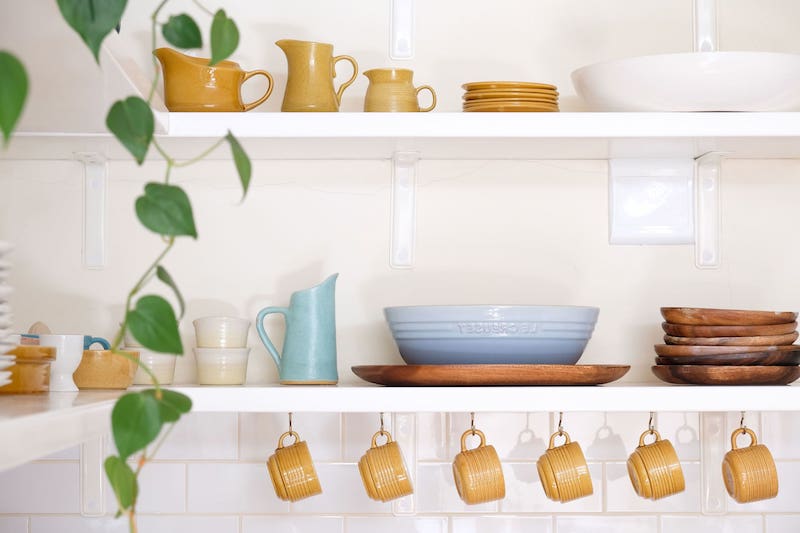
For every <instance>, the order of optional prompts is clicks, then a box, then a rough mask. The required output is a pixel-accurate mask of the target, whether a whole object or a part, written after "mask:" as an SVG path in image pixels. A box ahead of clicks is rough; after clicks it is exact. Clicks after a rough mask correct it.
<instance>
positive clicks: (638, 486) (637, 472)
mask: <svg viewBox="0 0 800 533" xmlns="http://www.w3.org/2000/svg"><path fill="white" fill-rule="evenodd" d="M648 436H653V437H654V440H653V442H651V443H649V444H647V443H646V442H645V439H646V438H647V437H648ZM627 464H628V476H629V477H630V478H631V483H632V484H633V490H635V491H636V494H638V495H639V496H641V497H642V498H648V499H651V500H659V499H661V498H665V497H667V496H671V495H673V494H677V493H679V492H683V491H684V490H685V488H686V481H685V479H684V477H683V469H682V468H681V463H680V460H679V459H678V454H677V453H675V448H673V446H672V443H671V442H670V441H668V440H666V439H662V438H661V435H660V434H659V433H658V431H656V430H655V429H648V430H647V431H645V432H644V433H642V435H641V436H640V437H639V446H638V447H637V448H636V449H635V450H634V451H633V453H632V454H631V455H630V457H628V463H627Z"/></svg>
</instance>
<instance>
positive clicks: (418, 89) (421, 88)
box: [416, 85, 436, 113]
mask: <svg viewBox="0 0 800 533" xmlns="http://www.w3.org/2000/svg"><path fill="white" fill-rule="evenodd" d="M424 89H427V90H428V91H430V93H431V98H432V99H433V101H432V102H431V105H429V106H428V107H424V108H422V109H420V112H422V113H426V112H428V111H431V110H432V109H433V108H434V107H436V91H434V90H433V87H431V86H430V85H420V86H419V87H417V89H416V94H417V106H419V92H420V91H422V90H424Z"/></svg>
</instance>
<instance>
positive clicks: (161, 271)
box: [156, 265, 186, 318]
mask: <svg viewBox="0 0 800 533" xmlns="http://www.w3.org/2000/svg"><path fill="white" fill-rule="evenodd" d="M156 276H157V277H158V279H160V280H161V281H162V282H164V283H165V284H166V285H168V286H169V287H170V288H171V289H172V291H173V292H174V293H175V298H177V299H178V306H179V307H180V309H181V314H180V316H179V317H178V318H183V313H184V312H185V311H186V306H185V304H184V302H183V295H181V291H180V290H178V285H177V284H176V283H175V280H174V279H173V278H172V276H170V274H169V272H167V269H166V268H164V267H163V266H161V265H158V268H156Z"/></svg>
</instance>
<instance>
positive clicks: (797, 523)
mask: <svg viewBox="0 0 800 533" xmlns="http://www.w3.org/2000/svg"><path fill="white" fill-rule="evenodd" d="M764 522H765V527H764V532H765V533H797V532H798V531H800V514H795V515H767V516H766V518H765V520H764Z"/></svg>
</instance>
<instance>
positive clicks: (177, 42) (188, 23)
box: [161, 13, 203, 49]
mask: <svg viewBox="0 0 800 533" xmlns="http://www.w3.org/2000/svg"><path fill="white" fill-rule="evenodd" d="M161 34H162V35H163V36H164V39H166V40H167V42H168V43H169V44H171V45H172V46H176V47H178V48H184V49H186V48H202V47H203V35H202V34H201V33H200V28H199V26H197V23H196V22H195V21H194V19H193V18H192V17H190V16H189V15H187V14H186V13H181V14H180V15H173V16H171V17H170V18H169V20H167V23H166V24H164V26H163V27H162V28H161Z"/></svg>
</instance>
